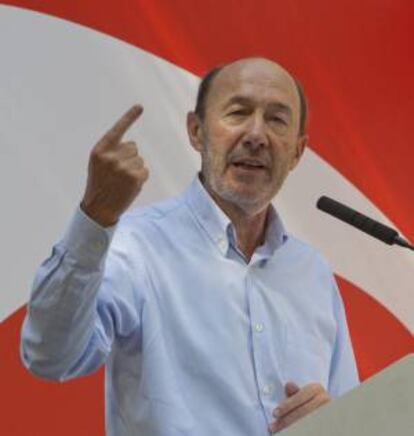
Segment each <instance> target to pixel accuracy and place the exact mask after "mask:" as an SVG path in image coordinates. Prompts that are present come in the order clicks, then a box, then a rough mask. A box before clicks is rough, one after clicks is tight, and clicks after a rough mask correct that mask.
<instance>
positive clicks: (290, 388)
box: [285, 381, 300, 397]
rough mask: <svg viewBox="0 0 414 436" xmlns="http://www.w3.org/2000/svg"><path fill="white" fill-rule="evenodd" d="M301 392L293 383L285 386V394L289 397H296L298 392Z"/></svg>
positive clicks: (290, 382)
mask: <svg viewBox="0 0 414 436" xmlns="http://www.w3.org/2000/svg"><path fill="white" fill-rule="evenodd" d="M299 390H300V387H299V386H298V385H297V384H296V383H294V382H292V381H289V382H287V383H286V384H285V394H286V396H287V397H291V396H292V395H295V394H296V392H298V391H299Z"/></svg>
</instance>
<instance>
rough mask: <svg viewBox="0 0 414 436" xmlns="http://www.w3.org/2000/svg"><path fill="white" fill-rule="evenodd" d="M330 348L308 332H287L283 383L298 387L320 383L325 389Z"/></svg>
mask: <svg viewBox="0 0 414 436" xmlns="http://www.w3.org/2000/svg"><path fill="white" fill-rule="evenodd" d="M330 364H331V347H330V344H329V342H328V341H327V340H326V339H324V338H323V337H318V336H316V335H313V334H311V333H310V332H289V333H288V334H287V340H286V348H285V352H284V358H283V364H282V367H283V376H284V379H285V380H284V381H285V382H287V381H293V382H295V383H296V384H298V385H299V386H304V385H306V384H308V383H320V384H322V386H324V388H325V389H327V386H328V381H329V370H330Z"/></svg>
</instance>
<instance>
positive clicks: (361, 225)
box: [316, 196, 398, 245]
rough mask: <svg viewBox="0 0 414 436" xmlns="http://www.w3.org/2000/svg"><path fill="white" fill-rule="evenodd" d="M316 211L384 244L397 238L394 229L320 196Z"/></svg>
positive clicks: (390, 242) (392, 242)
mask: <svg viewBox="0 0 414 436" xmlns="http://www.w3.org/2000/svg"><path fill="white" fill-rule="evenodd" d="M316 206H317V208H318V209H320V210H322V211H324V212H326V213H328V214H330V215H332V216H334V217H336V218H338V219H340V220H341V221H344V222H346V223H348V224H350V225H351V226H354V227H356V228H358V229H360V230H362V231H363V232H365V233H368V234H369V235H371V236H373V237H374V238H377V239H380V240H381V241H383V242H385V243H386V244H389V245H392V244H394V242H395V239H396V238H397V237H398V232H397V231H395V230H394V229H392V228H390V227H388V226H386V225H385V224H381V223H379V222H378V221H375V220H373V219H372V218H369V217H367V216H365V215H363V214H362V213H359V212H357V211H356V210H354V209H352V208H350V207H348V206H345V205H344V204H342V203H340V202H339V201H336V200H333V199H332V198H329V197H326V196H322V197H321V198H320V199H319V200H318V202H317V203H316Z"/></svg>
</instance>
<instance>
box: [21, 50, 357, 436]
mask: <svg viewBox="0 0 414 436" xmlns="http://www.w3.org/2000/svg"><path fill="white" fill-rule="evenodd" d="M305 110H306V107H305V102H304V98H303V95H302V94H301V90H300V87H299V85H298V83H297V82H296V81H295V80H294V79H293V78H292V77H291V75H290V74H289V73H288V72H287V71H286V70H284V69H283V68H282V67H281V66H279V65H278V64H275V63H274V62H271V61H270V60H267V59H261V58H249V59H242V60H239V61H236V62H233V63H231V64H228V65H225V66H224V67H221V68H218V69H215V70H213V71H212V72H211V73H210V74H209V75H208V76H207V77H206V79H205V80H204V81H203V82H202V84H201V86H200V90H199V96H198V103H197V107H196V111H195V112H190V113H189V114H188V118H187V128H188V135H189V139H190V142H191V144H192V146H193V147H194V148H195V149H196V150H197V151H198V152H199V153H200V155H201V162H202V169H201V173H200V175H199V177H196V179H195V180H194V182H193V184H192V185H191V186H190V188H189V189H188V190H187V191H185V192H184V193H183V194H181V195H179V196H178V197H176V198H173V199H171V200H168V201H166V202H163V203H160V204H156V205H153V206H150V207H146V208H141V209H136V210H135V211H133V212H130V213H127V214H125V215H123V213H124V212H125V210H126V209H127V208H128V206H129V205H130V204H131V202H132V201H133V200H134V198H135V197H136V196H137V194H138V193H139V192H140V190H141V189H142V186H143V184H144V183H145V181H146V179H147V177H148V171H147V169H146V168H145V166H144V163H143V160H142V158H141V157H140V156H139V154H138V151H137V147H136V145H135V143H133V142H129V141H128V142H121V141H122V139H121V138H122V136H123V135H124V133H125V132H126V130H127V129H128V127H129V126H130V125H131V124H132V123H133V122H134V121H135V120H136V119H137V118H138V117H139V116H140V114H141V112H142V108H141V107H139V106H136V107H133V108H131V109H130V110H129V111H128V112H127V113H126V114H125V115H124V116H123V117H122V118H121V119H120V120H119V121H118V122H117V123H116V124H115V126H114V127H113V128H112V129H111V130H109V132H108V133H107V134H106V135H105V136H104V137H103V138H102V139H101V140H100V141H99V142H98V143H97V144H96V146H95V147H94V148H93V150H92V152H91V157H90V162H89V173H88V181H87V186H86V191H85V195H84V198H83V200H82V202H81V208H80V210H78V211H77V213H76V214H75V217H74V219H73V221H72V223H71V225H70V227H69V230H68V231H67V233H66V235H65V237H64V238H63V240H62V241H61V242H60V243H58V244H57V245H56V246H55V247H54V250H53V253H52V256H51V257H50V258H49V259H48V260H47V261H46V262H45V263H44V264H43V265H42V266H41V268H40V270H39V271H38V275H37V278H36V280H35V284H34V290H33V293H32V297H31V301H30V303H29V309H28V315H27V319H26V321H25V324H24V326H23V333H22V357H23V361H24V362H25V364H26V366H27V367H28V368H29V369H30V370H31V371H33V372H34V373H36V374H38V375H41V376H43V377H49V378H54V379H60V380H65V379H68V378H71V377H76V376H79V375H82V374H87V373H89V372H91V371H93V370H95V369H96V368H98V367H99V366H100V365H102V364H104V363H105V364H106V405H107V410H106V419H107V432H108V434H110V435H138V434H139V435H143V436H174V435H177V436H178V435H191V436H207V435H208V436H211V435H212V434H216V435H223V436H243V435H246V436H264V435H266V434H268V432H277V431H279V430H281V429H282V428H285V427H286V426H288V425H290V424H291V423H293V422H295V421H297V420H298V419H299V418H301V417H302V416H304V415H306V414H308V413H309V412H311V411H313V410H315V409H316V408H318V407H319V406H321V405H322V404H324V403H326V402H327V401H329V399H330V398H331V397H332V396H338V395H341V394H342V393H344V392H346V391H347V390H349V389H351V388H352V387H354V386H355V385H356V384H357V383H358V378H357V372H356V367H355V361H354V357H353V353H352V348H351V345H350V341H349V335H348V331H347V327H346V320H345V315H344V310H343V306H342V303H341V300H340V297H339V293H338V290H337V288H336V285H335V281H334V279H333V276H332V273H331V272H330V270H329V268H328V267H327V266H326V263H325V261H324V260H323V259H322V258H321V257H320V255H319V254H318V253H317V252H316V251H315V250H314V249H313V248H311V247H309V246H308V245H306V244H304V243H302V242H300V241H298V240H297V239H296V238H294V237H293V236H291V235H288V234H287V233H286V232H285V230H284V228H283V225H282V223H281V220H280V218H279V217H278V215H277V213H276V211H275V210H274V208H273V207H272V206H271V203H270V202H271V200H272V199H273V198H274V196H275V195H276V194H277V192H278V190H279V189H280V187H281V185H282V184H283V181H284V180H285V178H286V176H287V175H288V173H289V172H290V171H291V170H293V169H294V168H295V166H296V165H297V164H298V162H299V160H300V158H301V156H302V153H303V150H304V147H305V145H306V142H307V136H306V134H305V127H304V125H305V113H306V112H305Z"/></svg>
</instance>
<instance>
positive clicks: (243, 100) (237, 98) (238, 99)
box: [225, 95, 292, 116]
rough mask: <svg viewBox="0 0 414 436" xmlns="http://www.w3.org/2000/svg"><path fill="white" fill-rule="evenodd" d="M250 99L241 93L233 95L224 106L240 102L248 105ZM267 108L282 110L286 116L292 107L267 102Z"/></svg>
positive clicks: (289, 113)
mask: <svg viewBox="0 0 414 436" xmlns="http://www.w3.org/2000/svg"><path fill="white" fill-rule="evenodd" d="M251 101H252V99H251V98H249V97H244V96H242V95H235V96H233V97H231V98H230V100H229V101H228V102H227V103H226V105H225V107H226V108H227V107H229V106H231V105H232V104H241V105H246V106H247V105H249V104H251ZM269 108H270V109H271V110H274V111H276V112H283V113H285V114H286V115H288V116H292V109H291V108H290V106H288V105H286V104H284V103H280V102H273V103H270V104H269Z"/></svg>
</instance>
